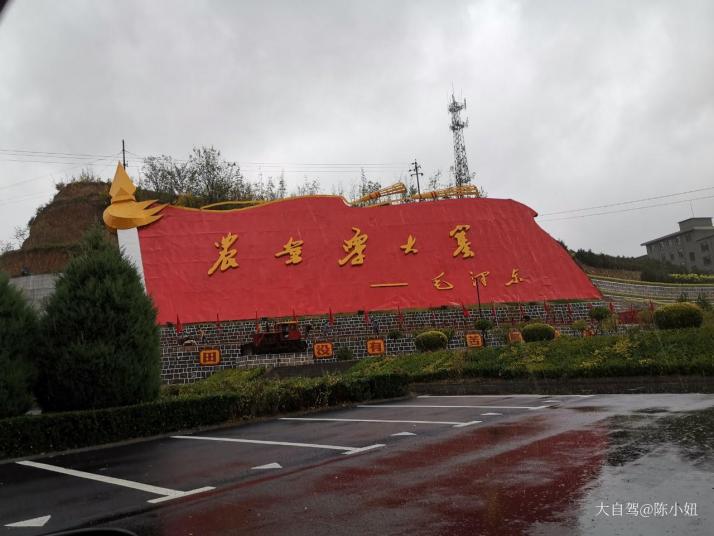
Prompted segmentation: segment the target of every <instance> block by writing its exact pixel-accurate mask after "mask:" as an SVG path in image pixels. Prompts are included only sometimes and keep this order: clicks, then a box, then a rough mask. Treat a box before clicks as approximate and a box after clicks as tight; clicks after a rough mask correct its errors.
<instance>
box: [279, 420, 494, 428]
mask: <svg viewBox="0 0 714 536" xmlns="http://www.w3.org/2000/svg"><path fill="white" fill-rule="evenodd" d="M280 420H281V421H328V422H332V421H334V422H376V423H380V422H386V423H406V424H450V425H451V426H454V427H455V428H460V427H463V426H468V425H469V424H474V423H473V421H472V422H460V421H401V420H392V419H327V418H325V419H322V418H315V417H283V418H281V419H280ZM476 422H481V421H476Z"/></svg>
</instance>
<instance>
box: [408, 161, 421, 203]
mask: <svg viewBox="0 0 714 536" xmlns="http://www.w3.org/2000/svg"><path fill="white" fill-rule="evenodd" d="M413 163H414V169H412V168H409V171H410V173H409V176H410V177H416V181H417V194H419V195H421V187H420V186H419V175H421V176H422V177H423V176H424V174H423V173H420V172H419V164H418V163H417V161H416V158H415V159H414V162H413ZM412 171H413V173H411V172H412ZM419 201H421V199H419Z"/></svg>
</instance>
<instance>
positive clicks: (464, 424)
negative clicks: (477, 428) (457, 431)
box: [454, 421, 483, 428]
mask: <svg viewBox="0 0 714 536" xmlns="http://www.w3.org/2000/svg"><path fill="white" fill-rule="evenodd" d="M480 422H483V421H470V422H463V423H461V424H457V425H456V426H454V428H466V427H467V426H471V425H472V424H478V423H480Z"/></svg>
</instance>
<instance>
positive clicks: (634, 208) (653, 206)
mask: <svg viewBox="0 0 714 536" xmlns="http://www.w3.org/2000/svg"><path fill="white" fill-rule="evenodd" d="M704 189H705V190H710V189H711V188H704ZM704 199H714V195H707V196H704V197H694V198H691V199H680V200H679V201H672V202H670V203H658V204H656V205H645V206H643V207H633V208H625V209H621V210H610V211H607V212H595V213H593V214H582V215H580V216H566V217H564V218H552V219H550V220H540V222H539V223H545V222H550V221H562V220H576V219H580V218H589V217H591V216H604V215H606V214H619V213H622V212H633V211H635V210H643V209H646V208H655V207H666V206H670V205H678V204H680V203H689V202H690V201H702V200H704Z"/></svg>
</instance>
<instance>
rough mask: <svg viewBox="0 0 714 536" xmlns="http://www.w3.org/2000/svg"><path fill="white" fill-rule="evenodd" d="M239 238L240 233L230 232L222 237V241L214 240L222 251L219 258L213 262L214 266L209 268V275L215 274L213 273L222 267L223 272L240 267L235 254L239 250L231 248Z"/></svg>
mask: <svg viewBox="0 0 714 536" xmlns="http://www.w3.org/2000/svg"><path fill="white" fill-rule="evenodd" d="M236 240H238V235H234V234H232V233H228V234H227V235H226V236H224V237H222V238H221V243H220V244H219V243H218V242H214V243H213V245H214V246H215V247H217V248H218V249H219V250H220V251H219V254H218V260H217V261H216V262H214V263H213V266H211V268H210V269H209V270H208V275H213V273H214V272H215V271H216V270H218V267H220V268H221V272H225V271H226V270H228V269H229V268H238V262H237V261H236V260H235V256H236V255H237V254H238V250H235V249H231V246H232V245H233V244H234V243H235V241H236Z"/></svg>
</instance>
